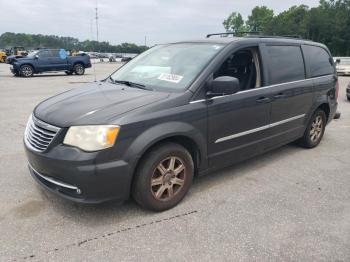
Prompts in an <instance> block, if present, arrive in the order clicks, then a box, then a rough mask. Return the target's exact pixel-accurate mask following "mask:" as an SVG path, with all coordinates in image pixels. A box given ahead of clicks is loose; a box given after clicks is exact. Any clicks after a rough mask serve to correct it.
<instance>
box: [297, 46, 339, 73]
mask: <svg viewBox="0 0 350 262" xmlns="http://www.w3.org/2000/svg"><path fill="white" fill-rule="evenodd" d="M303 49H304V52H305V56H306V58H307V59H308V61H309V63H310V70H311V76H312V77H317V76H324V75H329V74H334V67H333V59H332V58H331V57H330V56H329V54H328V53H327V51H326V50H324V49H323V48H321V47H317V46H310V45H306V46H304V47H303Z"/></svg>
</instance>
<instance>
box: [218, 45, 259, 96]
mask: <svg viewBox="0 0 350 262" xmlns="http://www.w3.org/2000/svg"><path fill="white" fill-rule="evenodd" d="M219 76H231V77H235V78H237V79H238V80H239V86H240V91H244V90H249V89H254V88H258V87H260V86H261V74H260V63H259V51H258V48H257V47H256V48H248V49H242V50H239V51H236V52H235V53H233V54H231V55H230V56H229V57H228V58H227V59H226V60H225V61H224V63H223V64H222V65H221V66H220V68H219V69H218V70H217V71H216V72H215V73H214V79H215V78H217V77H219Z"/></svg>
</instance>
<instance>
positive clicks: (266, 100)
mask: <svg viewBox="0 0 350 262" xmlns="http://www.w3.org/2000/svg"><path fill="white" fill-rule="evenodd" d="M270 101H271V99H270V98H268V97H260V98H259V99H257V100H256V102H257V103H269V102H270Z"/></svg>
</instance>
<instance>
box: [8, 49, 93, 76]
mask: <svg viewBox="0 0 350 262" xmlns="http://www.w3.org/2000/svg"><path fill="white" fill-rule="evenodd" d="M11 64H12V67H11V72H12V73H13V74H14V75H15V76H23V77H31V76H33V75H34V74H40V73H44V72H53V71H55V72H57V71H64V72H65V73H66V74H67V75H72V74H73V73H75V74H76V75H83V74H84V73H85V68H89V67H91V61H90V57H89V56H88V55H86V54H83V55H79V56H67V52H66V50H64V49H46V48H45V49H39V50H36V51H33V52H31V53H29V54H28V55H27V56H26V57H22V58H15V59H14V60H13V61H12V63H11Z"/></svg>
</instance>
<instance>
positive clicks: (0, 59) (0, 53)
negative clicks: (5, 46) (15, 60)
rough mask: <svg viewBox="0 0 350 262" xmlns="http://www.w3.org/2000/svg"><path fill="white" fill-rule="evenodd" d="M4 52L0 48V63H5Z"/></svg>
mask: <svg viewBox="0 0 350 262" xmlns="http://www.w3.org/2000/svg"><path fill="white" fill-rule="evenodd" d="M6 57H7V55H6V52H5V51H3V50H0V63H6Z"/></svg>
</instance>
